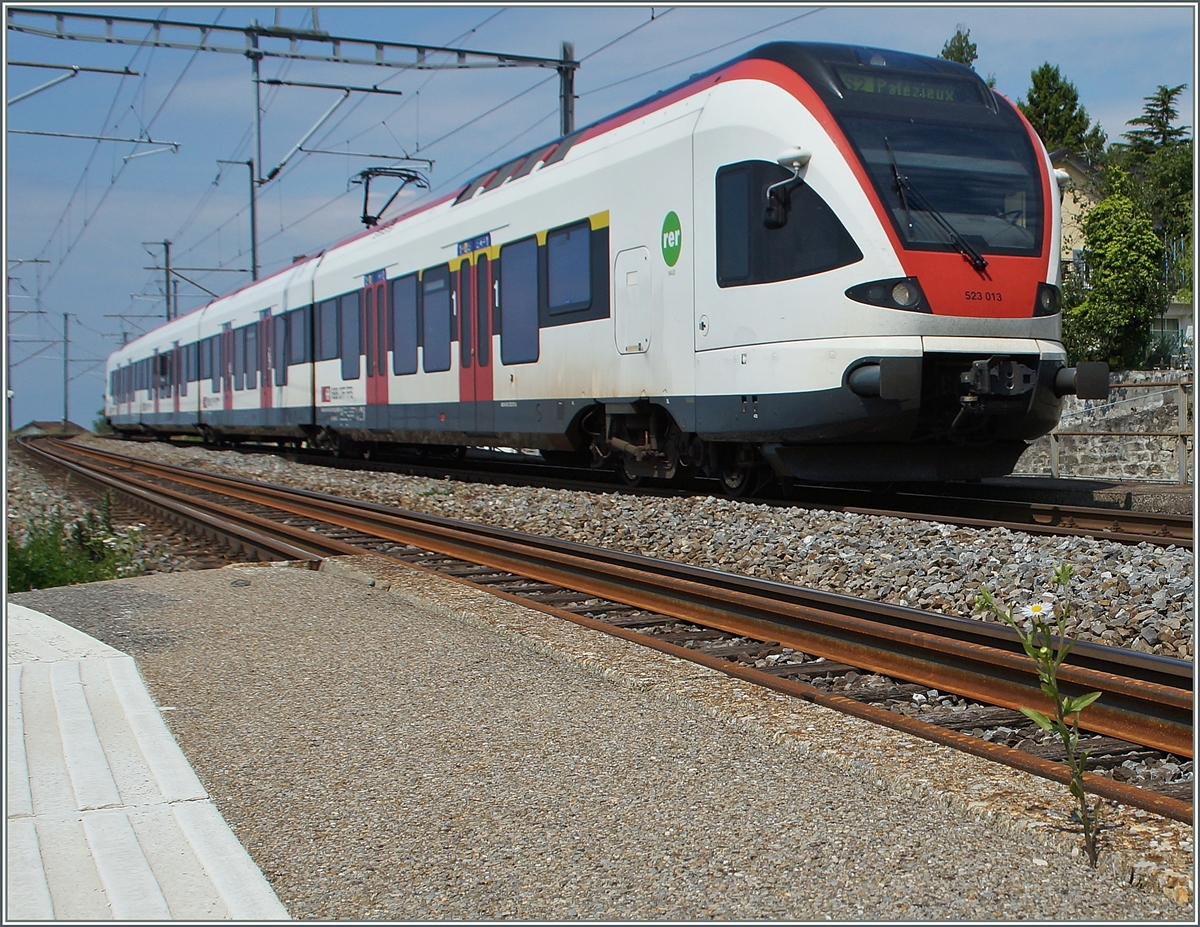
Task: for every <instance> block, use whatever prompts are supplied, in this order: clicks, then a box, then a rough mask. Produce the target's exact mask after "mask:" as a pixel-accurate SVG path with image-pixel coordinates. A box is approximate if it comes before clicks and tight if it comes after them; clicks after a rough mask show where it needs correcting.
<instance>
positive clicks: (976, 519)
mask: <svg viewBox="0 0 1200 927" xmlns="http://www.w3.org/2000/svg"><path fill="white" fill-rule="evenodd" d="M240 450H241V451H242V452H243V453H246V452H254V453H266V454H279V453H280V451H279V448H278V447H268V446H265V445H263V446H253V445H243V446H241V448H240ZM283 456H284V457H285V458H286V459H288V460H291V461H293V462H297V463H309V464H313V465H316V466H325V467H334V468H338V469H351V470H364V469H386V470H388V471H389V472H398V473H408V474H411V475H416V476H431V477H435V478H441V477H447V476H448V477H450V478H452V479H459V480H465V481H474V482H501V481H504V482H508V483H510V484H511V483H513V482H514V480H515V481H517V483H518V484H519V485H536V486H547V485H549V486H551V487H552V488H558V487H562V488H568V489H584V490H601V491H611V490H613V489H618V490H619V491H621V492H634V493H637V494H640V495H654V496H676V495H693V494H694V491H689V490H686V489H680V488H678V487H670V486H664V487H656V486H647V487H640V488H634V487H630V486H627V485H624V484H622V483H620V482H617V481H616V480H614V481H612V482H604V481H602V480H600V479H598V473H597V471H594V470H577V471H575V472H577V473H578V474H580V475H579V476H575V477H568V476H563V475H561V474H562V473H563V472H564V470H566V471H568V472H570V471H571V468H562V467H556V466H553V465H550V464H545V463H540V464H539V463H531V464H523V463H520V464H519V463H518V462H516V461H510V462H507V463H506V466H505V468H504V470H503V472H502V473H498V472H497V470H496V468H495V467H494V463H495V462H494V461H486V460H480V459H477V458H472V459H468V460H466V461H460V462H458V463H457V464H455V466H454V467H452V468H447V467H445V466H442V467H431V466H428V465H423V464H421V463H419V462H417V461H404V460H400V459H388V460H385V461H381V460H379V459H376V458H372V459H371V460H370V461H365V460H353V459H348V458H344V457H330V456H326V455H321V454H317V453H313V452H311V451H310V452H308V453H304V452H299V451H289V452H286V453H285V454H283ZM488 464H493V466H491V467H488V466H487V465H488ZM473 465H474V466H473ZM603 474H604V471H601V472H600V473H599V475H600V476H603ZM717 494H718V495H719V493H717ZM814 494H815V495H814ZM847 494H849V495H861V491H857V492H856V491H853V490H851V491H846V490H836V489H833V488H832V487H796V488H794V490H793V491H792V495H790V496H765V497H758V496H755V497H754V498H752V499H751V500H750V501H753V502H757V503H761V504H764V505H787V506H803V507H805V508H809V509H813V510H818V511H819V510H824V511H837V512H845V513H847V514H858V515H870V516H881V517H887V518H908V519H913V520H925V521H940V522H943V523H946V524H952V525H959V526H961V527H965V528H982V529H987V528H1006V529H1008V530H1009V531H1023V532H1025V533H1027V534H1038V535H1050V536H1054V537H1093V538H1096V539H1097V540H1103V541H1115V542H1117V543H1120V544H1140V543H1142V542H1146V543H1150V544H1159V545H1166V544H1174V545H1175V546H1177V547H1182V548H1185V549H1187V550H1191V549H1193V533H1194V532H1193V518H1192V516H1190V515H1175V514H1168V513H1151V512H1134V511H1130V510H1128V509H1114V508H1099V507H1090V508H1089V507H1087V506H1076V505H1065V504H1060V503H1043V502H1020V501H1015V500H1006V499H1002V498H996V499H988V498H984V497H976V496H956V495H953V494H951V495H946V496H937V495H933V494H930V493H928V492H908V491H900V492H897V494H896V500H897V504H898V505H903V504H904V503H905V502H906V501H907V500H913V501H912V504H911V505H908V506H907V507H905V508H894V509H882V508H878V507H870V506H861V505H857V504H856V503H855V501H854V500H853V499H849V500H846V501H840V498H839V497H843V496H845V495H847ZM822 497H824V501H822Z"/></svg>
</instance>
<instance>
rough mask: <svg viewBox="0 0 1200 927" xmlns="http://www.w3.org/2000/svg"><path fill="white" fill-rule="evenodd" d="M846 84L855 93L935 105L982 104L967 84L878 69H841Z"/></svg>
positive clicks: (839, 75)
mask: <svg viewBox="0 0 1200 927" xmlns="http://www.w3.org/2000/svg"><path fill="white" fill-rule="evenodd" d="M837 74H838V78H839V79H840V80H841V82H842V85H843V86H844V87H845V88H846V89H847V90H850V91H853V92H855V93H874V94H880V95H883V96H889V97H904V98H907V99H910V100H931V101H933V102H935V103H978V102H979V94H978V92H977V90H976V88H975V87H974V86H973V85H972V84H969V83H967V82H965V81H958V80H953V81H951V80H938V79H936V78H930V77H918V76H915V75H908V74H896V73H894V72H893V73H891V74H888V73H880V72H878V71H874V70H866V69H863V70H859V69H851V68H838V69H837Z"/></svg>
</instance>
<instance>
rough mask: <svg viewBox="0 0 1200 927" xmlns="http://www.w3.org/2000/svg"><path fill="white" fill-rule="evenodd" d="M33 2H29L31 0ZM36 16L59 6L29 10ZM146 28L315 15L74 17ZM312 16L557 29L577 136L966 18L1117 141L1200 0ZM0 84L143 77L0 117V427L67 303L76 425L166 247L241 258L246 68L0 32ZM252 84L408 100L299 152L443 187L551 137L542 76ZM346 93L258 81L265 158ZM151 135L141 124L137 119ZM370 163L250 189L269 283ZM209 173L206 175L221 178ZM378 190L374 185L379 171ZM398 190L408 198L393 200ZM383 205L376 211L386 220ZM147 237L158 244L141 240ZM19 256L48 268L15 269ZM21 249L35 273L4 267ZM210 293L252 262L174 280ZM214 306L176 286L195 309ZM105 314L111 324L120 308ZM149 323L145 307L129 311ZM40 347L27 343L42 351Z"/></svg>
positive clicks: (434, 39)
mask: <svg viewBox="0 0 1200 927" xmlns="http://www.w3.org/2000/svg"><path fill="white" fill-rule="evenodd" d="M25 6H36V4H25ZM41 8H42V9H66V6H65V5H63V6H58V5H53V4H49V5H44V6H42V7H41ZM73 9H78V10H80V11H87V12H108V13H114V14H123V15H131V16H140V17H145V18H154V17H159V16H161V17H163V18H165V19H170V20H178V21H187V22H204V23H212V22H214V21H216V22H219V23H221V24H223V25H246V24H248V23H250V22H251V21H253V20H258V21H259V22H260V23H264V24H270V23H273V22H275V21H276V18H277V17H278V21H279V22H280V23H282V24H283V25H286V26H289V27H311V25H312V12H311V11H312V7H310V6H286V7H278V8H276V7H258V6H218V5H207V6H190V7H160V6H155V5H148V4H147V5H140V6H137V5H130V6H125V7H117V6H86V5H85V6H78V7H74V8H73ZM317 9H318V17H319V25H320V28H321V29H322V30H324V31H326V32H328V33H331V34H334V35H339V36H345V37H356V38H376V39H384V40H390V41H396V42H406V43H423V42H424V43H430V44H432V45H453V46H455V47H461V48H469V49H478V50H484V51H493V52H508V53H513V54H526V55H536V56H544V57H557V56H558V55H559V49H560V43H561V41H563V40H568V41H573V42H574V44H575V56H576V58H577V59H580V60H581V61H582V66H581V68H580V69H579V71H578V72H577V76H576V84H575V92H576V94H577V95H578V100H577V103H576V124H577V125H584V124H586V123H588V122H590V121H593V120H595V119H598V118H601V117H603V116H604V115H606V114H607V113H610V112H612V111H614V110H617V109H620V108H622V107H624V106H626V105H628V104H630V103H632V102H634V101H636V100H639V99H641V98H643V97H646V96H649V95H650V94H653V93H655V92H656V91H658V90H661V89H663V88H665V87H669V86H671V85H673V84H675V83H678V82H679V81H681V80H684V79H686V78H687V77H688V76H689V75H691V74H693V73H696V72H698V71H703V70H706V69H708V68H710V67H713V66H715V65H717V64H720V63H721V62H722V61H725V60H728V59H730V58H733V57H735V56H737V55H738V54H741V53H742V52H744V51H747V50H749V49H751V48H753V47H755V46H756V45H758V44H761V43H763V42H768V41H779V40H793V41H829V42H846V43H854V44H864V45H874V46H878V47H882V48H895V49H901V50H905V51H911V52H917V53H923V54H929V55H936V54H938V52H940V51H941V48H942V45H943V43H944V42H945V41H946V40H947V39H949V38H950V37H951V36H952V35H953V34H954V31H955V29H956V28H957V26H958V25H959V24H962V25H964V26H966V27H967V28H969V29H970V33H971V40H972V41H974V42H975V43H976V44H977V45H978V52H979V59H978V60H977V61H976V62H975V67H976V69H977V70H978V71H979V72H980V74H982V75H984V76H988V75H995V78H996V87H997V89H998V90H999V91H1000V92H1001V93H1003V94H1005V95H1006V96H1008V97H1009V98H1011V99H1014V100H1015V99H1017V98H1020V97H1022V96H1024V94H1025V93H1026V92H1027V90H1028V88H1029V75H1030V72H1031V71H1032V70H1034V69H1035V68H1037V67H1039V66H1040V65H1041V64H1042V63H1043V62H1047V61H1048V62H1050V63H1051V64H1056V65H1058V66H1059V68H1060V69H1061V71H1062V73H1063V75H1064V77H1066V78H1067V79H1068V80H1070V81H1071V82H1072V83H1074V84H1075V86H1076V87H1077V88H1078V89H1079V94H1080V101H1081V103H1082V104H1083V106H1084V107H1085V108H1086V109H1087V112H1088V114H1089V115H1090V116H1091V117H1092V119H1093V120H1095V121H1098V122H1099V123H1100V124H1101V126H1103V128H1104V129H1105V131H1106V132H1107V133H1108V136H1109V138H1110V139H1118V138H1119V136H1120V134H1121V133H1122V132H1123V131H1125V129H1126V125H1125V123H1126V121H1127V120H1129V119H1132V118H1133V117H1135V116H1137V115H1138V113H1140V112H1141V109H1142V105H1143V97H1145V96H1147V95H1149V94H1151V93H1153V92H1154V90H1155V88H1156V87H1157V86H1158V85H1159V84H1166V85H1168V86H1175V85H1178V84H1187V90H1186V91H1185V92H1184V94H1183V96H1182V97H1181V98H1180V111H1181V113H1182V115H1181V121H1182V122H1184V123H1185V124H1188V125H1192V124H1194V122H1195V118H1194V117H1195V114H1194V102H1193V95H1192V90H1193V85H1194V82H1195V73H1196V65H1195V33H1196V28H1195V8H1194V5H1192V4H1162V5H1150V4H1092V5H1085V4H1078V3H1071V4H1065V5H1058V6H1050V5H1046V4H1019V3H1018V4H1006V5H951V4H928V5H924V6H914V5H898V4H893V5H865V4H834V5H828V6H821V7H818V6H800V5H795V4H774V5H762V6H747V5H738V6H718V5H706V4H694V5H688V6H677V7H669V6H654V7H651V6H646V5H622V6H615V5H607V6H593V5H584V4H573V5H554V4H549V3H538V4H527V5H524V6H511V7H503V6H485V5H482V4H458V5H442V6H433V5H396V4H390V5H375V6H371V5H366V4H364V5H356V6H349V5H338V6H328V7H318V8H317ZM5 54H6V63H7V66H6V74H7V80H6V84H7V86H6V96H7V97H8V98H9V99H11V98H13V97H14V96H17V95H18V94H20V93H22V92H24V91H25V90H28V89H32V88H34V87H36V86H38V85H40V84H43V83H45V82H46V81H48V80H50V79H52V78H53V77H54V76H55V75H56V74H57V73H60V72H55V71H50V70H46V69H42V68H36V69H35V68H29V67H22V66H14V65H13V64H12V62H14V61H22V62H44V63H54V64H74V65H81V66H90V67H103V68H117V69H120V68H124V67H128V68H130V69H131V70H134V71H138V72H139V76H137V77H119V76H115V75H109V74H95V73H81V74H80V75H79V76H77V77H75V78H73V79H71V80H68V81H66V82H64V83H62V84H60V85H58V86H55V87H53V88H50V89H48V90H45V91H42V92H41V93H39V94H37V95H35V96H32V97H30V98H28V99H26V100H24V101H21V102H18V103H14V104H13V105H12V106H10V107H8V109H7V128H8V129H9V130H10V131H9V132H8V133H6V144H5V209H6V216H5V232H4V234H5V251H6V257H7V258H8V264H7V266H8V271H9V277H10V281H9V288H10V292H11V295H12V299H11V301H10V304H9V305H10V317H9V334H10V337H11V339H12V342H13V345H12V360H13V364H14V369H13V388H14V393H15V395H14V399H13V418H14V422H15V424H17V425H20V424H23V423H24V422H26V421H28V420H30V419H56V418H60V417H61V416H62V411H63V395H62V373H63V361H62V343H61V339H62V329H63V314H64V313H70V314H71V319H70V329H69V331H70V356H71V358H72V363H71V364H70V375H71V386H70V414H71V417H72V418H73V419H74V420H75V421H78V422H80V423H82V424H90V423H91V421H92V419H93V418H94V417H95V414H96V410H98V409H99V408H100V407H101V404H102V395H103V388H104V385H103V365H102V364H97V363H96V362H97V361H98V360H100V359H102V358H104V357H105V356H107V354H109V353H110V352H111V351H112V350H113V349H114V348H115V347H116V346H117V345H118V344H120V342H121V333H122V332H127V333H130V334H131V335H134V336H136V335H137V334H140V333H141V332H143V331H147V330H149V329H151V328H153V327H154V326H155V325H156V324H158V323H159V322H160V321H161V319H162V315H163V312H164V305H163V297H162V289H163V283H162V278H163V274H162V273H161V272H159V271H153V270H146V269H144V268H147V267H153V266H161V260H162V251H163V249H162V246H161V244H158V245H155V244H153V243H154V242H161V241H162V240H163V239H169V240H171V241H172V263H173V264H174V265H175V266H176V267H179V268H183V267H194V268H214V267H224V268H230V269H236V268H245V267H248V266H249V234H248V225H249V223H248V209H247V200H248V172H247V170H246V168H245V167H243V166H237V165H234V166H224V167H222V166H221V165H219V164H218V163H217V162H218V160H219V159H227V160H245V159H247V158H248V157H251V156H252V155H253V150H252V148H253V142H252V131H251V126H252V110H253V103H252V100H253V96H252V85H251V81H250V65H249V63H248V62H247V60H246V59H244V58H242V57H240V56H237V55H229V54H219V53H200V54H193V53H192V52H189V51H182V50H171V49H153V50H152V49H137V48H135V47H133V46H118V45H106V44H99V43H85V42H68V41H62V40H57V39H50V38H40V37H33V36H27V35H22V34H19V33H15V32H13V31H11V30H6V48H5ZM262 76H263V77H268V78H270V77H281V78H284V79H287V80H291V81H310V82H318V83H333V84H355V85H359V86H367V85H371V84H375V83H379V82H381V81H382V82H383V83H382V86H385V87H388V88H392V89H396V90H400V91H401V92H402V95H400V96H394V95H389V96H380V95H369V96H368V95H365V94H359V93H355V94H353V95H352V96H351V97H350V99H349V100H347V101H346V102H345V103H344V104H342V106H341V107H340V108H339V109H338V110H337V112H336V113H335V115H334V116H333V117H332V118H331V119H330V120H329V121H328V122H327V123H325V125H324V126H323V127H322V128H321V129H320V130H319V131H318V132H317V133H316V134H315V135H314V136H313V139H312V140H311V141H310V142H309V145H308V147H318V148H323V149H337V150H340V151H353V152H366V153H371V154H382V155H402V154H408V155H410V156H413V157H419V158H429V159H432V160H433V161H434V162H435V163H434V167H433V170H432V171H430V172H429V174H428V176H429V180H430V183H431V187H432V190H431V191H430V193H429V194H425V193H424V191H418V193H414V194H412V196H416V195H418V194H419V195H420V196H437V195H440V194H442V193H445V192H447V191H449V190H451V189H453V188H455V187H456V186H458V185H460V184H461V183H463V182H464V181H466V180H467V179H469V178H470V177H471V176H473V175H474V174H476V173H479V172H480V171H481V170H483V169H485V168H487V167H489V166H493V165H495V164H497V163H499V162H501V161H503V160H504V159H505V158H506V157H507V156H512V155H515V154H519V153H520V152H522V151H525V150H527V149H529V148H532V147H534V146H535V145H537V144H538V143H540V142H542V141H547V140H550V139H552V138H554V137H556V136H557V135H558V81H557V78H556V76H555V74H554V72H553V71H548V70H542V69H524V68H512V69H503V70H484V71H475V70H470V71H464V70H455V71H415V70H392V69H383V68H359V67H351V66H344V65H335V64H317V63H306V62H292V63H285V62H282V61H279V60H278V59H274V60H272V59H267V60H266V61H264V63H263V65H262ZM338 96H339V93H338V92H337V91H333V90H327V89H312V88H300V87H281V88H270V87H264V88H263V101H264V106H265V112H264V116H263V161H264V163H265V165H266V166H267V169H269V168H270V167H273V166H274V165H275V164H277V163H278V162H279V161H280V159H282V158H283V156H284V155H285V154H286V153H287V152H288V150H289V149H291V148H292V146H293V145H295V144H296V143H297V142H298V141H299V140H300V138H301V137H302V136H303V135H304V134H305V132H307V131H308V130H309V128H310V127H311V126H312V125H313V124H314V123H316V121H317V120H318V119H319V118H320V116H321V115H322V114H323V113H324V112H325V111H326V110H327V109H328V108H329V107H330V106H332V105H333V103H334V102H335V100H336V99H337V98H338ZM13 129H23V130H34V131H42V132H60V133H75V134H80V135H108V136H116V137H122V138H135V137H139V136H142V137H145V136H146V135H148V137H150V138H152V139H154V140H155V141H164V142H178V143H179V146H180V147H179V149H178V151H177V152H175V153H171V152H161V153H157V154H147V155H145V156H144V157H138V158H134V159H131V160H129V161H125V160H124V159H125V158H126V157H127V156H128V155H130V154H133V153H140V152H146V151H149V150H150V149H151V148H152V147H153V146H149V145H141V146H140V147H135V146H133V145H132V144H129V143H120V142H96V141H84V140H77V139H67V138H54V137H46V136H29V135H20V134H14V133H13V132H12V131H11V130H13ZM147 129H148V131H147ZM386 163H388V162H387V161H385V160H381V159H379V158H361V157H348V156H342V155H338V156H331V155H318V154H311V155H306V154H303V153H301V154H298V155H297V156H295V157H294V158H293V159H292V160H291V161H290V162H289V163H288V164H287V166H286V167H285V168H284V169H283V170H282V171H281V172H280V175H279V177H278V178H277V179H275V180H274V181H272V182H271V183H269V184H267V185H265V186H264V187H263V188H262V189H261V190H260V192H259V221H258V224H259V241H260V246H259V248H260V255H259V261H260V264H261V265H262V272H263V273H270V272H271V271H273V270H276V269H278V268H279V267H281V266H284V265H285V264H287V263H288V262H289V261H290V260H291V258H292V257H293V256H295V255H298V254H303V253H312V252H314V251H316V250H318V249H320V248H321V247H322V246H324V245H327V244H329V243H332V242H334V241H337V240H339V239H341V238H343V237H345V236H347V235H349V234H353V233H354V232H356V231H358V230H360V229H361V228H362V225H361V223H360V222H359V213H360V211H361V208H362V188H361V187H360V186H357V185H351V184H350V183H349V180H350V178H351V177H353V176H354V175H355V174H357V173H358V172H359V171H361V170H363V169H364V168H366V167H368V166H373V165H380V164H386ZM218 174H219V175H220V182H219V184H215V183H214V180H215V179H216V178H217V177H218ZM376 184H377V186H376V187H375V188H374V189H373V191H372V201H373V205H375V206H376V207H378V206H379V205H381V204H382V199H378V200H377V191H378V193H379V194H382V196H383V197H386V196H387V195H389V194H390V190H387V189H386V181H376ZM406 196H407V194H406ZM415 201H416V200H414V199H412V198H408V199H403V200H398V201H397V202H396V203H395V204H393V205H392V207H391V208H390V209H389V211H388V212H387V213H385V215H384V218H385V219H386V218H388V217H389V216H392V215H395V214H396V212H397V211H398V209H399V208H400V206H401V203H402V202H404V203H413V202H415ZM143 242H147V243H150V244H146V245H143ZM33 259H36V260H39V261H45V262H46V263H31V261H32V260H33ZM18 261H24V262H27V263H17V262H18ZM186 276H187V277H189V278H190V279H191V280H192V281H194V282H195V283H196V284H199V285H201V286H203V287H205V288H207V289H208V290H212V291H214V292H217V293H221V292H224V291H226V290H228V289H231V288H233V287H235V286H237V285H239V284H241V283H242V282H244V281H246V280H247V279H248V275H247V274H246V273H236V272H215V271H188V272H186ZM208 298H209V297H208V296H207V295H206V294H205V293H204V292H203V290H201V289H199V288H197V287H196V286H193V285H192V284H190V283H186V282H181V283H180V286H179V306H180V309H181V311H184V312H186V311H188V310H190V309H193V308H195V307H197V306H199V305H202V304H203V302H204V301H206V300H207V299H208ZM118 316H124V318H120V317H118ZM137 316H150V318H137ZM39 352H40V353H39Z"/></svg>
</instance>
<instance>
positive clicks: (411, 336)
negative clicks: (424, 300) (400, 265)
mask: <svg viewBox="0 0 1200 927" xmlns="http://www.w3.org/2000/svg"><path fill="white" fill-rule="evenodd" d="M418 339H419V332H418V331H417V275H416V274H409V275H408V276H407V277H401V278H400V279H399V280H393V281H392V333H391V342H392V373H394V374H396V375H397V376H400V375H403V374H406V373H416V372H417V344H418Z"/></svg>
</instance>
